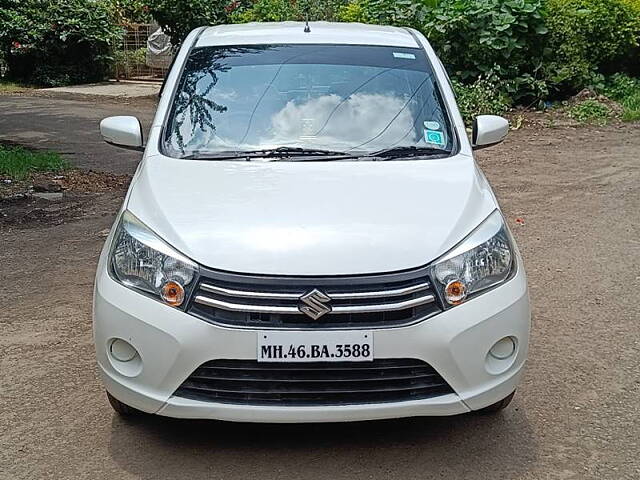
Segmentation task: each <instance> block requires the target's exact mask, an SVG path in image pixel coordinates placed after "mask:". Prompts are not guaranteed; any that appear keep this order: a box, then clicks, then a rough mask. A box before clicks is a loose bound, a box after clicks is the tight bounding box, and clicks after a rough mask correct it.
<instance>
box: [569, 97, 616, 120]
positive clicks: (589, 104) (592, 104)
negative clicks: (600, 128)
mask: <svg viewBox="0 0 640 480" xmlns="http://www.w3.org/2000/svg"><path fill="white" fill-rule="evenodd" d="M568 113H569V116H570V117H571V118H573V119H575V120H577V121H578V122H580V123H597V124H599V125H604V124H605V123H607V120H609V118H611V116H612V111H611V109H610V108H609V107H608V106H607V105H605V104H604V103H602V102H600V101H598V100H595V99H588V100H584V101H582V102H580V103H577V104H575V105H573V106H572V107H571V108H569V112H568Z"/></svg>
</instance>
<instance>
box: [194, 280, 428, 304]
mask: <svg viewBox="0 0 640 480" xmlns="http://www.w3.org/2000/svg"><path fill="white" fill-rule="evenodd" d="M430 287H431V284H430V283H429V282H425V283H419V284H417V285H411V286H409V287H404V288H396V289H391V290H382V291H378V292H353V293H332V294H331V298H332V299H334V300H356V299H361V298H362V299H367V298H384V297H399V296H401V295H409V294H411V293H416V292H421V291H423V290H428V289H429V288H430ZM200 288H201V289H202V290H206V291H207V292H211V293H217V294H219V295H224V296H226V297H239V298H258V299H277V300H298V299H299V298H300V296H301V294H300V293H276V292H251V291H247V290H233V289H230V288H223V287H218V286H216V285H210V284H208V283H202V284H201V285H200Z"/></svg>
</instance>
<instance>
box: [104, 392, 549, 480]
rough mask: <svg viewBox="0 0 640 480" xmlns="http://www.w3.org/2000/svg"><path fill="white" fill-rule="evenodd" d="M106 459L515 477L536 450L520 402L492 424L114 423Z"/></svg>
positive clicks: (479, 420)
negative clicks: (108, 456) (109, 455)
mask: <svg viewBox="0 0 640 480" xmlns="http://www.w3.org/2000/svg"><path fill="white" fill-rule="evenodd" d="M110 454H111V456H112V457H113V459H114V460H115V461H116V462H117V463H118V464H119V465H120V466H121V467H122V468H123V469H124V470H126V471H128V472H130V473H132V474H134V475H136V476H137V477H139V478H143V479H152V478H153V479H156V478H201V477H206V478H224V479H235V478H238V479H247V478H260V479H261V480H262V479H269V478H278V479H284V478H287V477H291V478H296V479H298V478H314V479H315V478H327V479H337V478H350V479H353V478H398V479H403V480H404V479H407V478H428V477H432V476H435V477H439V476H443V477H444V476H447V477H449V478H454V479H458V478H483V479H486V478H517V477H520V476H521V475H522V474H523V473H524V472H526V471H528V470H529V469H530V467H531V466H532V465H533V464H534V463H535V461H536V459H537V457H538V454H537V442H536V441H535V438H534V435H533V432H532V429H531V426H530V423H529V421H528V419H527V417H526V414H525V412H524V410H523V409H522V408H521V407H520V406H519V404H518V402H517V401H515V402H514V403H512V405H511V407H510V408H509V409H507V410H505V411H503V412H501V413H498V414H496V415H493V416H491V415H488V416H487V415H476V414H467V415H459V416H454V417H432V418H410V419H400V420H384V421H376V422H355V423H330V424H248V423H230V422H218V421H201V420H176V419H169V418H163V417H158V416H144V417H141V418H136V419H133V420H123V419H121V418H119V417H118V416H115V415H114V418H113V420H112V431H111V443H110Z"/></svg>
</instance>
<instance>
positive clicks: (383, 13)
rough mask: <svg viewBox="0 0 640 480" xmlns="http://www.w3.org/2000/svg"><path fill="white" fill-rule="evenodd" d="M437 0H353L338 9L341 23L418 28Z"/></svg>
mask: <svg viewBox="0 0 640 480" xmlns="http://www.w3.org/2000/svg"><path fill="white" fill-rule="evenodd" d="M436 4H437V0H355V1H352V2H349V3H348V4H347V5H345V6H343V7H342V8H341V9H340V13H339V18H340V20H341V21H343V22H362V23H375V24H380V25H397V26H405V27H414V28H420V27H421V25H422V22H423V21H424V19H425V16H426V14H427V12H428V10H429V9H430V8H432V7H435V6H436Z"/></svg>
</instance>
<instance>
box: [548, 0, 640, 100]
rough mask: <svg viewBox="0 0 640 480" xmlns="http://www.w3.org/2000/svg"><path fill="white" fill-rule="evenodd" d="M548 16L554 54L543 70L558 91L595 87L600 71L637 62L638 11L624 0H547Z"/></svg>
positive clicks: (639, 28)
mask: <svg viewBox="0 0 640 480" xmlns="http://www.w3.org/2000/svg"><path fill="white" fill-rule="evenodd" d="M624 1H628V0H624ZM546 22H547V26H548V28H549V43H548V47H549V48H550V50H551V51H552V52H553V57H552V58H551V59H550V60H549V62H548V63H547V64H546V65H545V67H544V70H545V74H546V76H547V78H548V79H549V81H550V82H551V83H552V84H553V85H554V90H556V91H557V92H560V93H565V94H566V93H570V92H572V91H575V90H579V89H582V88H584V87H592V86H594V85H597V83H598V82H599V81H600V79H601V77H600V76H599V75H598V73H599V72H604V73H606V72H610V71H615V70H618V69H620V70H622V69H624V67H625V64H627V63H632V62H633V56H632V53H633V51H634V49H635V48H636V47H637V45H638V43H637V38H638V35H639V33H640V15H638V14H637V13H635V12H634V10H633V8H632V7H631V6H629V5H628V4H626V3H623V1H621V0H547V7H546ZM635 62H636V63H637V59H636V60H635Z"/></svg>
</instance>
